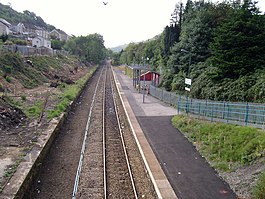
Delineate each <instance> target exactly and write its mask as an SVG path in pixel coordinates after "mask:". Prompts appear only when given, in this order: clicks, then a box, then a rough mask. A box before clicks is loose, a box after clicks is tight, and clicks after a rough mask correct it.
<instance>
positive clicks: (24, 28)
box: [16, 23, 26, 34]
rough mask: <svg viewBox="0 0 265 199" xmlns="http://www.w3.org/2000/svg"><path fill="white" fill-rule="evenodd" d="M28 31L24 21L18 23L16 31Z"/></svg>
mask: <svg viewBox="0 0 265 199" xmlns="http://www.w3.org/2000/svg"><path fill="white" fill-rule="evenodd" d="M25 31H26V27H25V26H24V24H23V23H18V25H16V32H17V33H18V34H23V33H24V32H25Z"/></svg>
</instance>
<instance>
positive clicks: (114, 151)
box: [72, 64, 138, 199]
mask: <svg viewBox="0 0 265 199" xmlns="http://www.w3.org/2000/svg"><path fill="white" fill-rule="evenodd" d="M115 89H116V88H115V85H114V79H113V75H112V69H111V66H110V64H106V66H105V67H103V68H102V70H101V74H100V77H99V79H98V81H97V85H96V88H95V91H94V96H93V100H92V103H91V107H90V111H89V115H88V119H87V124H86V129H85V134H84V139H83V144H82V149H81V153H80V160H79V165H78V169H77V172H76V178H75V184H74V189H73V193H72V199H78V198H105V199H107V198H138V196H137V191H136V188H135V187H136V186H135V182H134V178H133V174H132V170H131V166H130V162H129V158H128V155H127V151H126V144H125V141H124V138H123V124H122V123H121V122H120V119H119V115H118V111H117V105H116V97H117V96H116V95H115V92H114V90H115ZM102 110H103V111H102Z"/></svg>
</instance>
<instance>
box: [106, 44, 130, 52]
mask: <svg viewBox="0 0 265 199" xmlns="http://www.w3.org/2000/svg"><path fill="white" fill-rule="evenodd" d="M127 46H128V44H123V45H120V46H116V47H113V48H110V49H111V50H112V51H113V52H120V51H121V50H124V49H125V48H126V47H127Z"/></svg>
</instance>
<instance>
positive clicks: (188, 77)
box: [180, 49, 191, 114]
mask: <svg viewBox="0 0 265 199" xmlns="http://www.w3.org/2000/svg"><path fill="white" fill-rule="evenodd" d="M180 51H181V52H184V53H189V68H188V74H187V77H186V78H185V90H186V91H187V93H186V113H187V114H188V112H189V106H188V96H189V95H188V92H190V87H191V78H190V64H191V53H190V51H187V50H185V49H180ZM186 85H189V87H186Z"/></svg>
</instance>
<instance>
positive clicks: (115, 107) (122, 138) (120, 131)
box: [109, 67, 138, 199]
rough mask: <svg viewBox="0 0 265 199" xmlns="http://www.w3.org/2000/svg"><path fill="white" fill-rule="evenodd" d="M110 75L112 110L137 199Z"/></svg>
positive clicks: (136, 197)
mask: <svg viewBox="0 0 265 199" xmlns="http://www.w3.org/2000/svg"><path fill="white" fill-rule="evenodd" d="M109 68H110V69H111V67H109ZM111 74H112V73H111ZM111 77H112V76H111V75H110V82H111V83H110V85H111V92H112V97H113V103H114V110H115V114H116V118H117V123H118V127H119V133H120V137H121V141H122V147H123V152H124V155H125V159H126V163H127V168H128V172H129V176H130V181H131V185H132V188H133V192H134V196H135V199H138V196H137V191H136V188H135V183H134V179H133V174H132V170H131V167H130V162H129V157H128V153H127V150H126V145H125V141H124V137H123V131H122V128H121V124H120V119H119V116H118V111H117V104H116V101H115V91H114V86H113V78H111Z"/></svg>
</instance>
